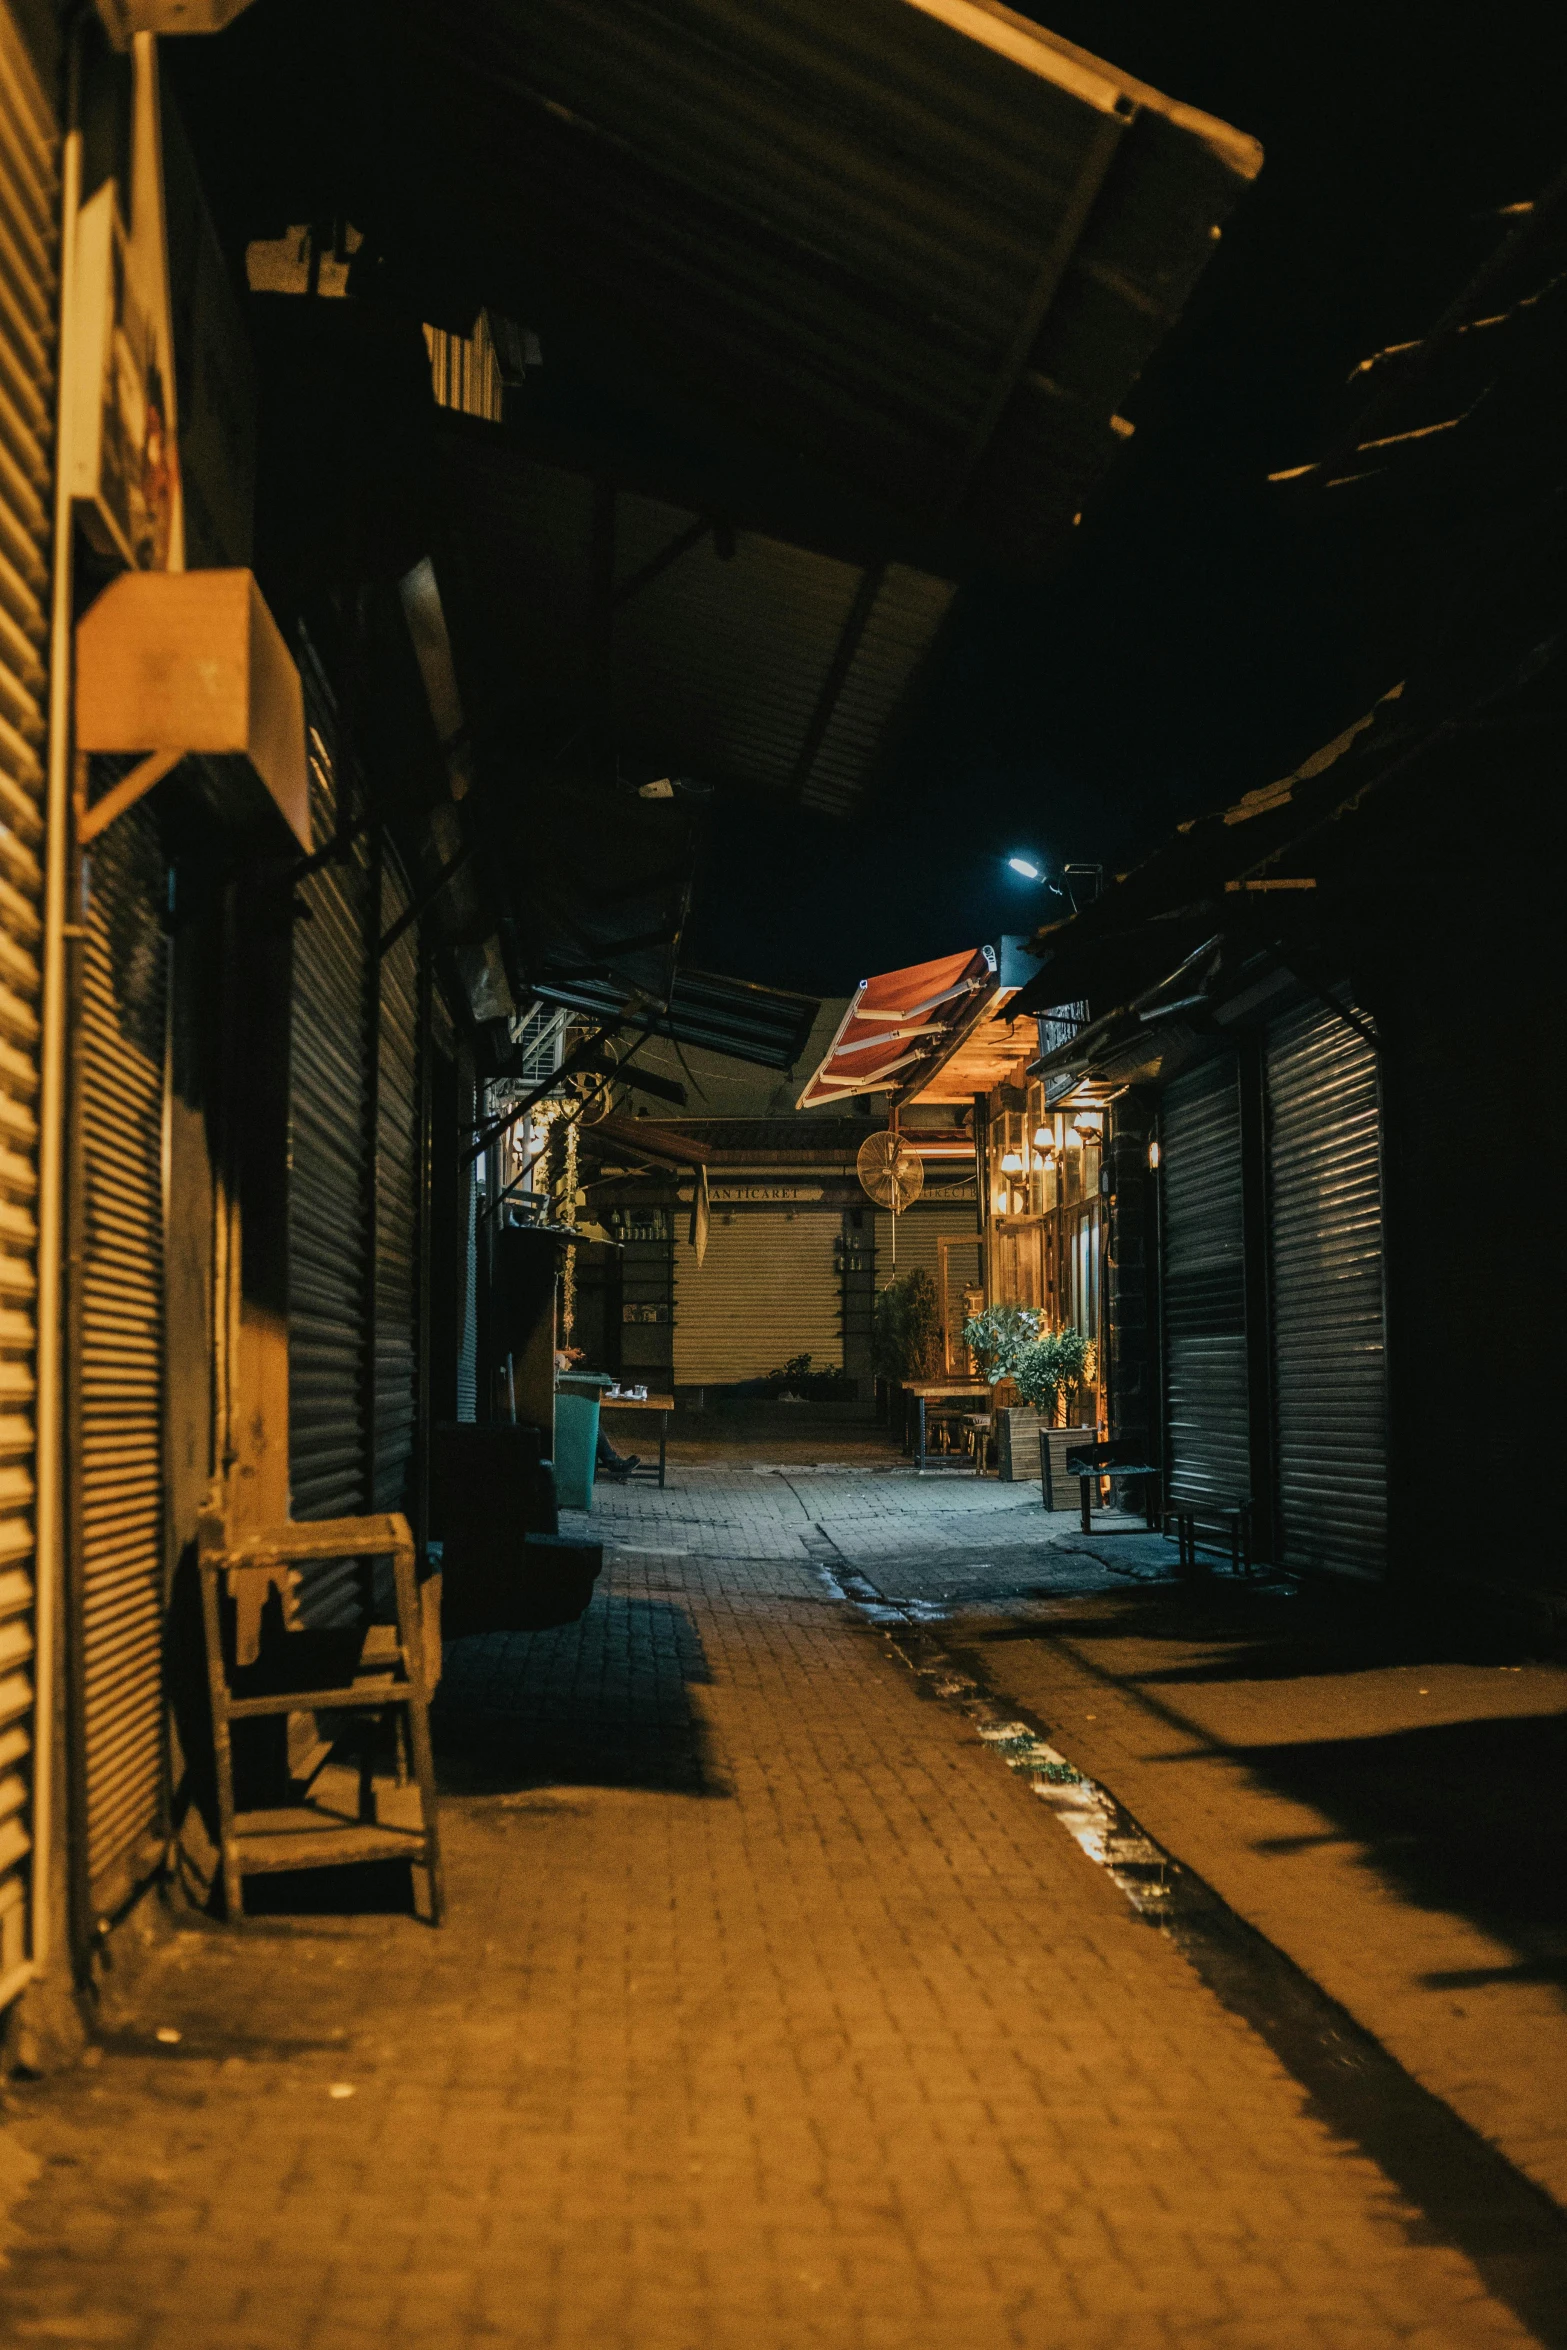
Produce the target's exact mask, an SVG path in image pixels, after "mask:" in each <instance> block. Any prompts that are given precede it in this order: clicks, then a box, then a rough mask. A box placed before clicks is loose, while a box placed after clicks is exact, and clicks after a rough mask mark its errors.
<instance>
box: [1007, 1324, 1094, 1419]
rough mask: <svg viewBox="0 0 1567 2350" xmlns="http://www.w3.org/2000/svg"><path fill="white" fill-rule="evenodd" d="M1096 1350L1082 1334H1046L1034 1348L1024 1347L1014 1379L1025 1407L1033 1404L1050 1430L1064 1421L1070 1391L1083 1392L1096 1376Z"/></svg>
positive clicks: (1069, 1331) (1066, 1330)
mask: <svg viewBox="0 0 1567 2350" xmlns="http://www.w3.org/2000/svg"><path fill="white" fill-rule="evenodd" d="M1093 1359H1094V1350H1093V1346H1092V1343H1091V1342H1090V1340H1088V1339H1087V1338H1085V1337H1084V1335H1083V1333H1082V1331H1081V1330H1074V1329H1071V1328H1069V1327H1063V1328H1062V1329H1060V1330H1046V1331H1044V1332H1042V1333H1041V1334H1040V1336H1039V1337H1037V1338H1036V1339H1035V1340H1034V1341H1033V1343H1032V1345H1029V1346H1024V1347H1020V1348H1019V1350H1018V1355H1017V1362H1016V1366H1015V1368H1014V1370H1013V1374H1012V1376H1013V1378H1014V1379H1015V1380H1016V1382H1017V1391H1018V1394H1019V1396H1020V1397H1021V1398H1022V1400H1023V1402H1024V1403H1027V1404H1032V1405H1033V1406H1034V1408H1035V1410H1036V1411H1037V1412H1039V1413H1040V1414H1041V1416H1042V1417H1043V1419H1044V1422H1045V1425H1046V1427H1047V1428H1053V1427H1054V1426H1055V1425H1056V1422H1057V1420H1058V1419H1059V1417H1060V1411H1061V1399H1062V1396H1063V1394H1064V1393H1065V1391H1066V1390H1067V1389H1068V1388H1071V1389H1077V1388H1080V1387H1081V1386H1082V1385H1083V1384H1084V1381H1085V1380H1087V1379H1089V1378H1091V1377H1092V1375H1093Z"/></svg>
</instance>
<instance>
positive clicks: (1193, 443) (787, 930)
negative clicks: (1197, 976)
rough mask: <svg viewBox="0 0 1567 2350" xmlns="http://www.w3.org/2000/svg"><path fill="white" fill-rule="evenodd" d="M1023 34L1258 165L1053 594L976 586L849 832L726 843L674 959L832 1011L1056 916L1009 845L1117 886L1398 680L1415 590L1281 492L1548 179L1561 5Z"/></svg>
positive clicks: (1076, 12) (788, 832) (746, 827)
mask: <svg viewBox="0 0 1567 2350" xmlns="http://www.w3.org/2000/svg"><path fill="white" fill-rule="evenodd" d="M1026 13H1028V14H1030V15H1033V16H1036V17H1037V18H1038V19H1039V20H1040V21H1042V22H1045V23H1048V24H1049V25H1050V26H1051V28H1052V29H1053V30H1054V31H1056V32H1059V33H1061V34H1062V35H1064V36H1065V37H1066V38H1068V39H1070V40H1073V41H1076V42H1079V43H1080V44H1081V45H1082V46H1083V47H1085V48H1088V49H1092V50H1094V51H1096V52H1098V53H1099V54H1100V55H1102V56H1104V57H1106V58H1109V59H1111V60H1112V61H1114V62H1115V63H1116V64H1118V65H1120V66H1122V67H1123V68H1125V69H1126V70H1128V71H1130V72H1132V73H1134V74H1136V75H1139V76H1140V77H1142V78H1143V79H1144V80H1147V81H1151V82H1153V83H1154V84H1155V85H1156V86H1158V87H1159V88H1161V89H1163V90H1165V91H1167V92H1169V93H1170V94H1171V95H1173V96H1176V97H1180V98H1183V99H1186V100H1189V101H1190V102H1192V103H1193V104H1196V105H1199V106H1202V107H1204V108H1206V109H1207V110H1209V111H1210V112H1212V113H1216V114H1218V115H1220V116H1222V117H1224V118H1225V119H1227V120H1228V121H1230V122H1232V123H1234V124H1235V125H1237V127H1239V128H1240V129H1242V130H1245V131H1249V132H1252V133H1254V134H1255V135H1256V136H1257V137H1258V138H1260V139H1261V141H1262V143H1263V146H1264V149H1265V151H1266V156H1267V160H1266V163H1265V165H1264V168H1263V172H1262V176H1261V178H1260V180H1259V181H1258V182H1257V184H1256V185H1255V186H1254V188H1253V189H1252V190H1251V192H1250V194H1249V196H1248V197H1247V198H1246V199H1245V200H1244V201H1243V202H1242V204H1241V205H1240V206H1239V207H1238V209H1237V211H1236V213H1235V215H1234V216H1233V218H1232V220H1231V222H1230V224H1229V226H1228V228H1227V230H1226V233H1225V239H1224V243H1223V245H1222V247H1221V248H1220V251H1219V254H1218V256H1217V258H1216V260H1215V263H1214V265H1213V266H1212V268H1211V269H1210V271H1209V273H1208V275H1207V277H1206V278H1205V279H1204V281H1203V284H1202V286H1201V287H1200V288H1199V290H1198V293H1197V296H1196V298H1195V300H1194V302H1193V305H1192V307H1191V310H1190V311H1189V313H1188V316H1187V318H1186V319H1185V320H1184V321H1183V323H1182V325H1181V327H1180V328H1179V329H1178V330H1177V332H1176V333H1175V334H1174V335H1173V336H1172V337H1171V338H1170V341H1169V343H1168V344H1167V346H1166V348H1165V350H1164V352H1163V353H1162V354H1161V356H1160V358H1159V360H1158V361H1157V362H1156V364H1155V367H1154V368H1153V369H1152V370H1150V372H1149V374H1148V375H1147V376H1146V377H1145V378H1144V380H1143V382H1142V384H1141V385H1140V386H1139V387H1138V388H1137V390H1136V392H1135V393H1134V394H1133V395H1132V396H1131V398H1130V399H1128V400H1127V401H1126V402H1125V403H1124V406H1125V408H1126V411H1127V413H1128V414H1130V416H1131V417H1132V418H1133V419H1134V421H1135V422H1136V424H1137V427H1138V431H1137V436H1136V439H1135V440H1134V441H1133V443H1132V444H1131V447H1130V450H1129V451H1128V452H1127V453H1126V455H1125V456H1124V457H1123V459H1122V462H1121V466H1120V469H1119V471H1118V473H1117V475H1116V478H1115V482H1114V485H1113V488H1112V489H1111V491H1110V493H1109V495H1108V496H1106V497H1104V498H1103V499H1102V500H1101V502H1100V504H1099V506H1098V508H1097V509H1096V510H1095V511H1094V513H1093V514H1092V517H1091V525H1090V521H1085V524H1084V529H1083V532H1082V534H1081V541H1082V543H1081V544H1080V546H1078V547H1077V548H1076V549H1075V550H1074V553H1073V556H1072V559H1071V561H1070V562H1069V563H1067V564H1065V565H1064V566H1063V567H1062V568H1061V569H1060V571H1059V572H1058V573H1057V575H1056V576H1055V577H1054V578H1052V579H1051V580H1050V581H1048V582H1047V583H1045V584H1043V585H1041V586H1038V587H1035V588H1030V589H1027V590H1020V589H1018V588H1016V587H1009V586H1003V585H1001V584H998V583H994V582H990V583H986V582H976V583H973V584H972V585H971V586H970V587H969V588H968V589H967V591H966V593H965V597H964V599H963V602H962V604H961V606H960V610H959V614H958V616H957V622H956V625H955V628H954V632H953V636H952V640H951V642H950V645H949V648H948V652H947V655H946V658H945V660H944V661H943V662H942V664H941V666H940V668H939V670H938V672H937V674H936V675H935V677H934V678H933V680H932V683H931V687H930V690H929V693H928V695H927V698H926V701H925V704H924V707H923V709H922V710H921V712H920V713H919V718H918V723H917V725H916V726H914V727H913V728H912V729H911V730H910V733H909V736H908V738H907V740H906V741H905V743H904V744H903V746H902V749H901V752H900V754H899V756H898V758H897V760H896V762H895V764H894V766H893V768H892V770H891V772H890V773H889V775H888V777H887V780H886V783H885V786H884V788H883V790H882V791H881V793H880V795H879V797H878V798H877V799H876V800H875V802H874V803H873V804H872V805H871V806H870V807H868V808H867V809H866V811H865V812H864V814H863V816H862V817H861V819H860V820H859V821H858V822H857V823H855V824H854V825H852V826H850V827H844V826H841V825H832V824H829V823H826V822H825V821H822V820H819V819H813V818H811V817H810V816H808V815H802V814H801V813H800V812H798V811H795V810H789V811H787V812H777V811H772V810H765V809H759V808H757V807H755V806H747V805H742V804H739V803H731V804H729V805H727V806H724V807H720V808H718V809H717V810H716V811H715V813H714V816H713V818H712V820H711V824H710V830H709V837H708V844H707V855H706V865H705V871H704V874H703V877H702V883H701V887H700V890H699V894H698V899H697V904H696V908H695V911H694V915H693V919H692V923H691V927H690V930H689V932H688V937H687V945H686V960H687V961H689V962H690V963H692V964H695V965H698V966H705V967H707V968H710V969H716V970H725V971H730V972H733V973H735V974H737V975H739V976H741V977H744V978H749V979H754V980H760V981H766V982H771V983H773V984H775V985H780V986H791V987H801V988H805V989H808V990H809V989H818V990H823V991H829V990H832V991H841V990H843V989H846V988H849V987H852V986H853V985H854V983H855V982H856V981H857V980H858V979H861V978H863V977H865V976H867V975H868V974H869V973H870V972H873V971H876V970H885V969H888V968H891V967H893V966H896V965H897V964H900V963H906V962H912V961H917V960H921V959H923V958H924V957H926V956H931V955H936V954H941V953H945V952H947V951H949V950H951V949H954V948H957V947H960V946H967V945H971V944H974V943H976V942H978V941H981V940H990V939H994V938H995V937H996V936H997V935H998V934H999V933H1001V932H1003V931H1026V930H1028V929H1031V928H1032V927H1034V926H1035V925H1036V924H1037V923H1038V922H1040V921H1042V920H1050V919H1053V918H1055V916H1057V915H1058V914H1059V913H1061V912H1063V911H1065V910H1066V908H1065V905H1064V902H1063V901H1062V900H1060V899H1057V898H1055V897H1053V896H1048V895H1047V894H1046V893H1045V892H1044V891H1042V890H1041V889H1040V888H1039V887H1037V886H1032V885H1029V884H1026V883H1023V882H1021V881H1019V880H1018V879H1016V877H1014V876H1012V875H1010V874H1009V873H1008V872H1007V871H1006V868H1005V865H1004V862H1003V860H1004V858H1005V855H1006V853H1007V852H1008V851H1009V850H1012V849H1014V848H1021V847H1030V848H1035V849H1039V850H1043V851H1044V852H1045V855H1046V857H1047V859H1054V860H1056V862H1057V864H1058V865H1059V863H1061V862H1065V861H1066V860H1068V859H1080V860H1084V861H1098V862H1102V863H1104V864H1105V865H1107V867H1109V868H1110V869H1111V870H1112V871H1114V870H1117V869H1123V868H1124V867H1125V866H1126V865H1127V864H1128V863H1130V862H1132V861H1135V860H1136V859H1137V858H1138V857H1140V856H1141V855H1143V854H1144V853H1146V851H1147V850H1148V849H1149V848H1151V847H1152V846H1153V845H1155V843H1156V842H1157V841H1158V840H1160V839H1161V838H1162V837H1163V836H1164V834H1165V833H1166V832H1168V831H1169V829H1170V828H1171V827H1172V825H1173V824H1174V823H1175V822H1176V821H1177V820H1178V819H1180V818H1181V817H1183V816H1186V815H1190V814H1194V813H1196V812H1197V811H1198V810H1200V809H1202V808H1205V807H1208V806H1211V805H1213V804H1214V803H1216V802H1223V801H1225V800H1227V799H1228V798H1230V797H1232V796H1233V795H1234V794H1235V793H1236V792H1237V791H1239V790H1246V789H1249V788H1251V787H1252V786H1253V785H1255V784H1257V783H1260V782H1265V781H1267V780H1269V779H1270V778H1271V777H1273V776H1275V775H1278V774H1282V773H1287V772H1288V770H1289V769H1290V768H1291V767H1292V766H1293V765H1295V764H1296V763H1297V762H1298V761H1299V760H1300V759H1301V758H1302V757H1304V756H1305V755H1306V754H1307V753H1308V752H1309V751H1310V750H1312V749H1313V748H1314V747H1315V746H1316V744H1318V743H1319V742H1321V741H1324V740H1325V739H1327V737H1329V736H1330V735H1332V734H1334V733H1335V732H1337V731H1338V729H1339V728H1340V727H1341V726H1342V725H1344V724H1345V723H1346V722H1347V721H1348V719H1350V718H1352V717H1354V716H1356V715H1358V714H1359V712H1360V711H1361V710H1362V709H1364V708H1365V707H1367V706H1368V705H1369V703H1370V702H1371V701H1372V700H1374V699H1375V698H1376V696H1377V695H1378V694H1379V693H1380V692H1382V691H1383V689H1384V688H1385V687H1386V686H1387V685H1388V684H1389V683H1391V682H1392V681H1393V680H1394V679H1395V678H1396V677H1398V676H1399V675H1400V674H1401V673H1402V672H1401V661H1402V658H1403V654H1404V651H1405V646H1406V643H1407V639H1408V631H1409V627H1410V608H1411V593H1409V592H1406V586H1405V584H1404V583H1401V582H1400V581H1398V580H1397V579H1396V578H1393V577H1391V576H1390V575H1389V574H1388V573H1387V572H1386V570H1385V569H1381V570H1379V569H1377V568H1376V567H1375V566H1373V565H1371V564H1369V563H1368V561H1367V560H1366V555H1365V550H1364V549H1363V548H1362V547H1361V546H1360V545H1359V544H1358V543H1357V538H1356V531H1355V527H1354V522H1353V518H1352V517H1351V516H1349V515H1348V513H1347V512H1346V511H1344V510H1324V509H1323V508H1322V505H1321V502H1320V501H1319V502H1318V503H1317V504H1315V505H1313V504H1311V503H1310V502H1309V501H1302V500H1298V499H1296V500H1292V499H1291V498H1290V496H1289V494H1288V493H1283V492H1281V491H1280V490H1278V489H1276V488H1270V487H1269V485H1268V484H1267V481H1266V476H1267V474H1268V473H1269V472H1270V471H1272V470H1275V469H1277V468H1280V467H1283V466H1288V465H1291V464H1296V463H1300V462H1303V461H1304V460H1306V459H1308V458H1309V457H1310V456H1312V455H1313V454H1314V451H1315V444H1316V441H1317V438H1318V437H1319V435H1320V432H1321V427H1322V424H1323V420H1324V418H1325V417H1326V416H1327V415H1328V414H1329V413H1330V412H1331V411H1332V408H1333V404H1334V402H1335V400H1336V399H1337V398H1339V397H1340V396H1341V395H1342V388H1343V386H1344V383H1345V379H1346V378H1347V376H1348V375H1349V372H1350V370H1351V369H1352V368H1353V366H1354V365H1355V363H1356V362H1357V361H1358V360H1359V359H1361V358H1363V357H1364V356H1366V355H1367V354H1368V353H1370V352H1371V351H1373V350H1375V349H1377V348H1379V347H1381V346H1383V345H1385V344H1387V343H1389V342H1394V341H1401V340H1403V339H1404V338H1406V337H1409V336H1413V335H1416V334H1418V333H1419V332H1421V330H1422V329H1423V328H1424V327H1425V326H1427V325H1428V324H1429V323H1430V322H1431V320H1432V319H1433V318H1434V317H1435V316H1436V315H1437V314H1438V313H1439V312H1440V310H1441V309H1442V307H1443V305H1444V303H1445V301H1446V300H1448V299H1449V298H1450V297H1451V295H1452V294H1453V293H1454V292H1455V291H1456V290H1457V288H1458V286H1459V285H1460V284H1461V282H1462V280H1463V278H1464V276H1465V275H1466V273H1467V271H1468V270H1469V268H1470V267H1472V266H1473V265H1474V263H1475V262H1476V261H1477V260H1478V259H1479V257H1480V256H1481V255H1482V254H1483V253H1484V252H1485V251H1486V250H1487V248H1488V247H1489V246H1490V244H1491V243H1492V242H1494V239H1495V237H1496V235H1497V233H1498V232H1499V228H1500V226H1501V224H1500V223H1499V222H1498V221H1497V220H1496V219H1495V217H1494V216H1495V213H1496V210H1497V208H1498V207H1501V206H1504V205H1507V204H1512V203H1516V202H1519V201H1521V200H1523V199H1526V198H1528V197H1531V196H1532V195H1534V194H1535V192H1536V191H1537V189H1538V188H1539V187H1540V186H1542V185H1543V184H1544V182H1545V181H1546V180H1547V179H1548V178H1549V177H1551V176H1552V174H1553V173H1554V172H1555V171H1556V170H1557V169H1558V168H1559V167H1560V164H1561V162H1562V160H1563V153H1564V149H1567V135H1564V133H1563V129H1562V114H1561V98H1562V91H1563V87H1564V69H1567V12H1564V11H1552V12H1549V13H1547V12H1544V11H1540V10H1538V9H1528V8H1524V7H1519V6H1516V5H1513V4H1511V0H1509V5H1507V6H1504V7H1501V8H1498V7H1495V6H1492V7H1489V8H1487V9H1486V10H1485V11H1483V12H1478V11H1461V10H1450V11H1442V10H1424V9H1414V8H1410V7H1408V6H1406V5H1403V4H1402V0H1396V4H1394V5H1386V6H1371V7H1360V8H1355V9H1350V8H1344V9H1336V10H1326V9H1321V8H1316V9H1310V10H1308V9H1306V8H1304V7H1302V6H1299V5H1295V6H1288V7H1279V6H1277V5H1270V6H1267V7H1257V6H1255V5H1252V6H1247V7H1240V6H1221V5H1209V6H1202V5H1188V6H1186V7H1184V8H1182V7H1170V8H1166V9H1163V10H1155V9H1153V8H1151V7H1150V8H1142V7H1130V6H1110V7H1100V8H1094V7H1089V6H1075V7H1068V6H1063V5H1056V4H1052V5H1049V6H1046V7H1044V8H1034V9H1030V10H1028V11H1026Z"/></svg>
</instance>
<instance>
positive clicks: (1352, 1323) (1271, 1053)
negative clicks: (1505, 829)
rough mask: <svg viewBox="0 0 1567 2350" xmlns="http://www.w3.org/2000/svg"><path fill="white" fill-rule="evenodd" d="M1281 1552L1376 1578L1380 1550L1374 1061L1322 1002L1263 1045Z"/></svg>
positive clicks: (1381, 1361)
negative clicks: (1269, 1191) (1271, 1235)
mask: <svg viewBox="0 0 1567 2350" xmlns="http://www.w3.org/2000/svg"><path fill="white" fill-rule="evenodd" d="M1267 1100H1268V1154H1269V1171H1270V1177H1271V1184H1272V1207H1273V1214H1272V1233H1273V1250H1272V1275H1273V1344H1274V1377H1275V1396H1276V1412H1277V1434H1278V1478H1279V1514H1280V1522H1281V1537H1282V1549H1281V1556H1282V1558H1283V1562H1284V1564H1285V1565H1286V1566H1290V1567H1319V1568H1320V1567H1328V1568H1333V1569H1336V1570H1337V1571H1338V1572H1339V1573H1343V1574H1356V1575H1379V1574H1381V1573H1382V1571H1383V1568H1384V1566H1385V1563H1386V1545H1387V1388H1386V1369H1387V1359H1386V1346H1385V1339H1384V1328H1383V1296H1382V1177H1381V1134H1380V1128H1381V1116H1380V1105H1379V1100H1378V1088H1377V1067H1376V1056H1375V1054H1374V1052H1373V1051H1372V1049H1371V1047H1370V1045H1369V1044H1367V1043H1366V1042H1365V1040H1364V1039H1363V1038H1361V1037H1359V1036H1357V1035H1356V1034H1355V1033H1354V1031H1353V1029H1351V1028H1350V1027H1348V1026H1347V1025H1346V1023H1345V1022H1344V1021H1342V1020H1339V1019H1337V1018H1335V1017H1334V1015H1333V1014H1332V1013H1331V1012H1329V1011H1327V1010H1325V1009H1322V1008H1319V1007H1316V1006H1312V1007H1310V1008H1308V1009H1306V1010H1304V1011H1299V1012H1295V1013H1291V1014H1289V1015H1287V1016H1286V1017H1285V1018H1283V1019H1280V1020H1275V1021H1273V1022H1272V1023H1271V1025H1270V1026H1269V1029H1268V1041H1267Z"/></svg>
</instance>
